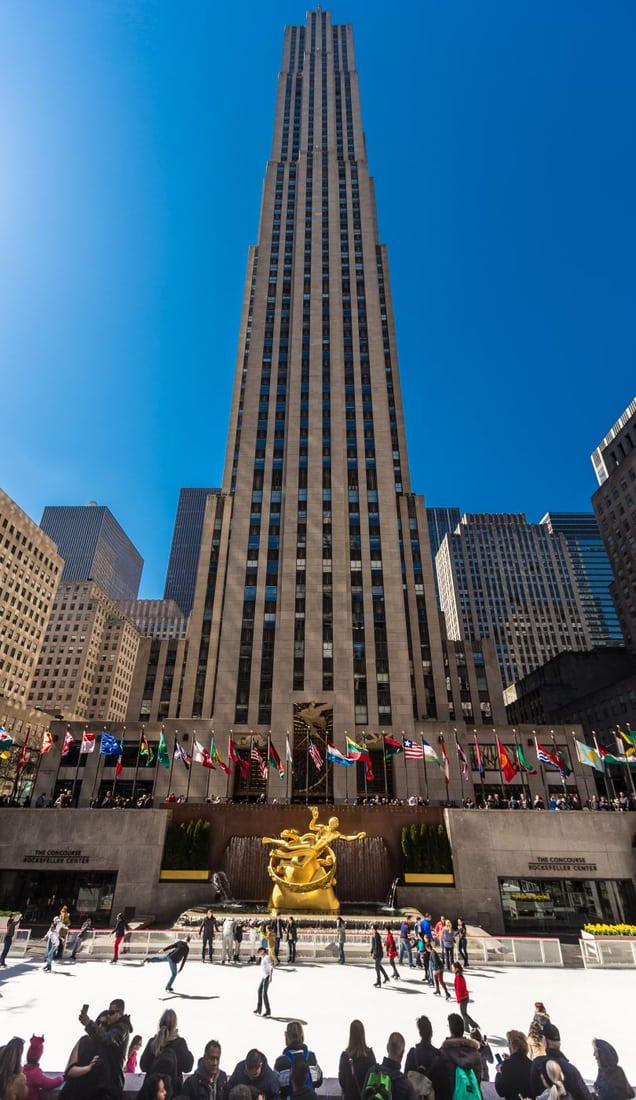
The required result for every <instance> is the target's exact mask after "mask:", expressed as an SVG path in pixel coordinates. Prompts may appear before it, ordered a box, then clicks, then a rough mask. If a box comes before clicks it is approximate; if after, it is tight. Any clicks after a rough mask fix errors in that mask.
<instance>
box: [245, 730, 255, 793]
mask: <svg viewBox="0 0 636 1100" xmlns="http://www.w3.org/2000/svg"><path fill="white" fill-rule="evenodd" d="M253 747H254V735H253V733H252V731H251V730H250V766H249V768H248V769H247V790H246V792H245V798H246V800H247V801H248V802H249V800H250V774H251V771H252V749H253Z"/></svg>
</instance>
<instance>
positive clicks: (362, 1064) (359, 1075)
mask: <svg viewBox="0 0 636 1100" xmlns="http://www.w3.org/2000/svg"><path fill="white" fill-rule="evenodd" d="M352 1062H353V1072H352V1069H351V1062H350V1061H349V1054H348V1052H347V1051H346V1050H343V1052H342V1054H341V1055H340V1063H339V1065H338V1082H339V1084H340V1088H341V1089H342V1095H343V1097H344V1100H360V1096H361V1093H362V1086H363V1085H364V1082H365V1079H366V1076H367V1073H368V1072H369V1070H370V1069H371V1066H375V1065H376V1060H375V1054H374V1053H373V1051H372V1050H371V1049H369V1050H368V1051H367V1053H366V1054H364V1055H362V1056H361V1057H359V1058H353V1059H352Z"/></svg>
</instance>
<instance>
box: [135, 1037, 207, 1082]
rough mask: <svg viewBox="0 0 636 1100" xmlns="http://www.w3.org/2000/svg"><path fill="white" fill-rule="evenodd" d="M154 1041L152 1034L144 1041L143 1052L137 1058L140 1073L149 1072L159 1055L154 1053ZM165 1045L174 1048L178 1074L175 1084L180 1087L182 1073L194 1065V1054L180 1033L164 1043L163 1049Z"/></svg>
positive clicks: (187, 1071)
mask: <svg viewBox="0 0 636 1100" xmlns="http://www.w3.org/2000/svg"><path fill="white" fill-rule="evenodd" d="M154 1041H155V1036H154V1035H153V1037H152V1039H149V1040H148V1042H147V1043H146V1046H145V1047H144V1052H143V1054H142V1056H141V1058H140V1059H139V1069H140V1070H141V1071H142V1073H150V1071H151V1069H152V1066H153V1064H154V1062H156V1060H157V1058H159V1057H160V1055H158V1054H155V1052H154V1049H153V1043H154ZM167 1047H170V1048H171V1049H172V1050H174V1053H175V1055H176V1059H177V1069H178V1071H179V1075H178V1078H177V1081H176V1082H175V1084H177V1085H178V1087H179V1088H181V1085H182V1083H183V1075H184V1073H189V1072H190V1070H191V1069H192V1067H193V1065H194V1054H193V1053H192V1051H191V1050H189V1049H188V1044H187V1043H186V1041H185V1039H184V1038H182V1036H181V1035H177V1036H176V1037H175V1038H174V1039H171V1040H170V1042H169V1043H166V1046H165V1047H163V1050H166V1048H167Z"/></svg>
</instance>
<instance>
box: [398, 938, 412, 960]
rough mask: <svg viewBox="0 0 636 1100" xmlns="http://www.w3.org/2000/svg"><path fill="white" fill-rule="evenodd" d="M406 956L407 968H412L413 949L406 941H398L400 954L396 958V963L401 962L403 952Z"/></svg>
mask: <svg viewBox="0 0 636 1100" xmlns="http://www.w3.org/2000/svg"><path fill="white" fill-rule="evenodd" d="M405 951H406V954H407V955H408V960H409V966H413V949H412V947H411V945H410V943H409V941H408V940H400V954H399V957H398V963H401V962H402V959H403V958H404V952H405Z"/></svg>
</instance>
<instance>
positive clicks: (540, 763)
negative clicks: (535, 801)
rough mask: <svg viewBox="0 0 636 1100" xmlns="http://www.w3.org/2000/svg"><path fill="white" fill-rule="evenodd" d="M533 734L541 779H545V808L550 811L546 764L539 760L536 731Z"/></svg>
mask: <svg viewBox="0 0 636 1100" xmlns="http://www.w3.org/2000/svg"><path fill="white" fill-rule="evenodd" d="M532 732H533V734H534V750H535V752H536V754H537V764H538V765H539V767H540V768H541V778H542V779H543V790H544V792H545V808H546V810H549V809H550V792H549V791H548V781H547V779H546V774H545V764H544V763H543V761H542V760H539V749H538V747H537V735H536V731H535V730H533V731H532Z"/></svg>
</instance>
